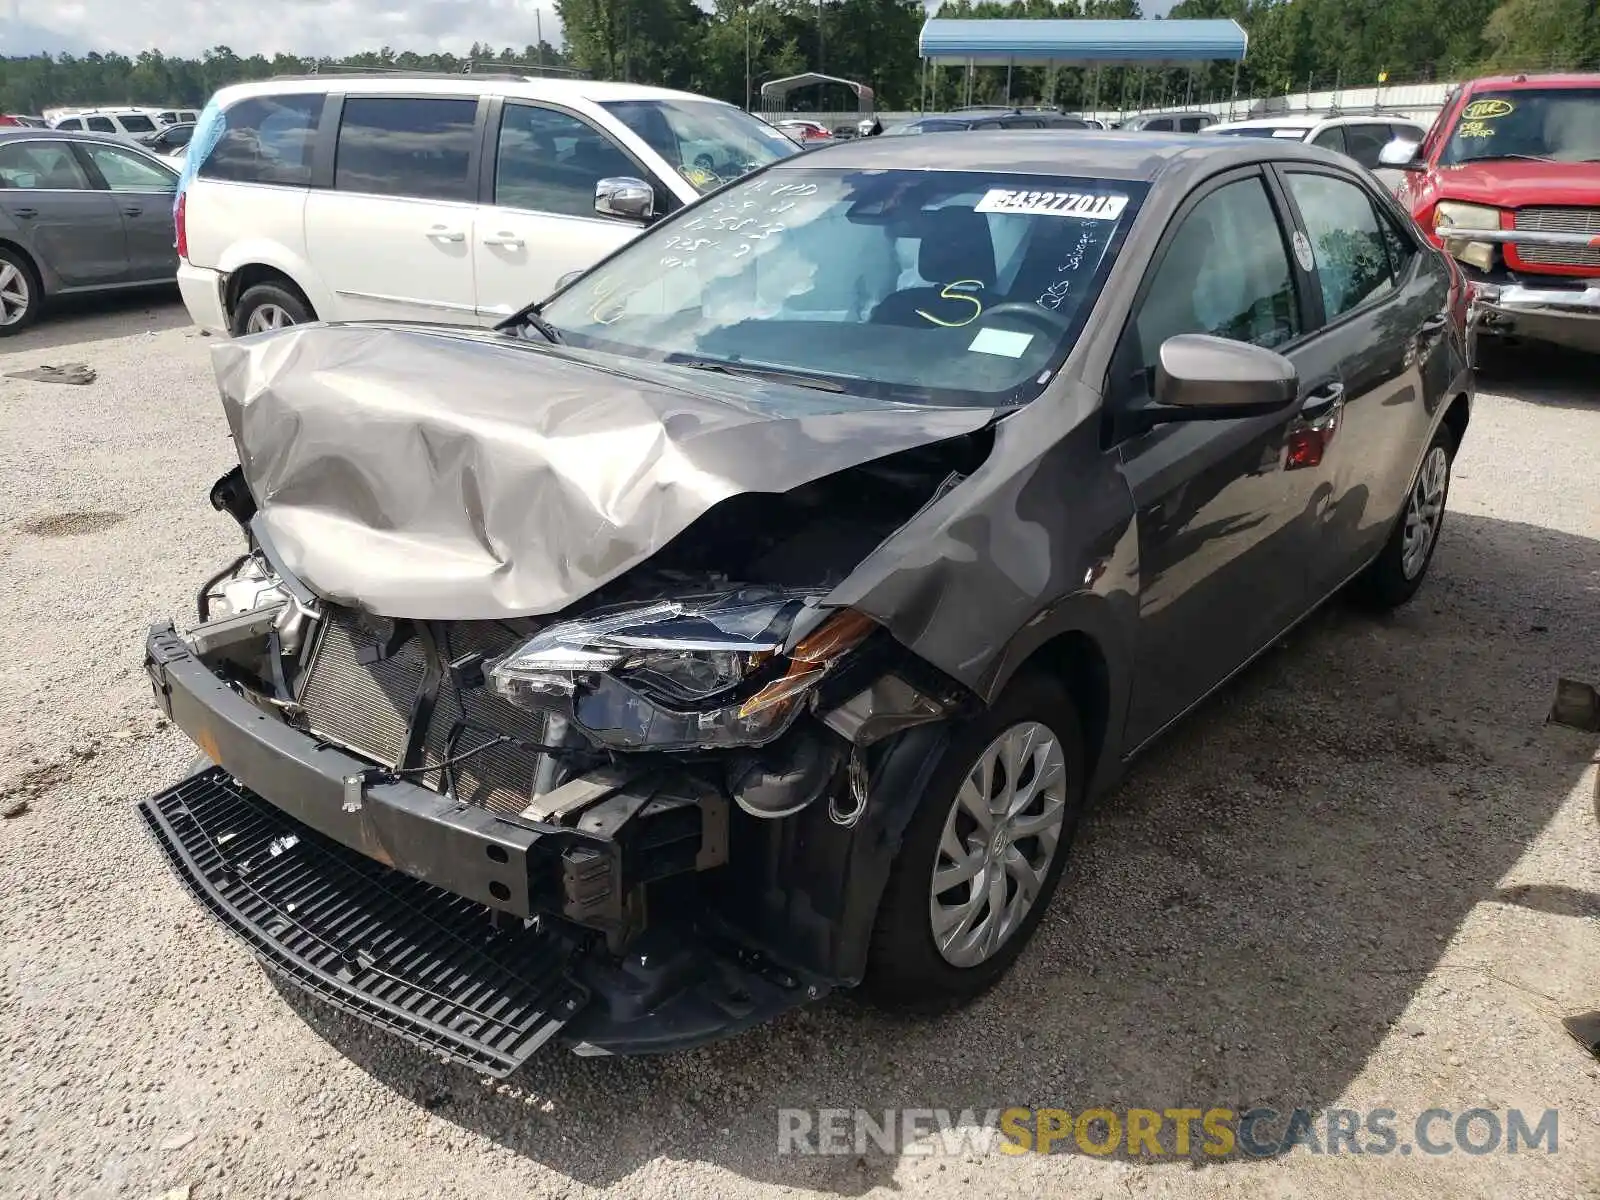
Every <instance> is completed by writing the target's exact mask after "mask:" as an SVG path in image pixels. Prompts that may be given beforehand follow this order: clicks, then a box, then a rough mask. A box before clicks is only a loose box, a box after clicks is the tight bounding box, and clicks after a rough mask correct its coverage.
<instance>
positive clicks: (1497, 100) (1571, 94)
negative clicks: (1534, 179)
mask: <svg viewBox="0 0 1600 1200" xmlns="http://www.w3.org/2000/svg"><path fill="white" fill-rule="evenodd" d="M1486 158H1542V159H1548V160H1550V161H1551V162H1600V89H1596V88H1545V89H1535V88H1528V89H1526V90H1520V89H1519V90H1517V91H1512V92H1483V93H1480V94H1477V95H1474V96H1473V97H1472V99H1471V100H1469V101H1468V102H1467V106H1466V107H1465V108H1463V109H1462V110H1461V116H1460V118H1459V119H1458V120H1457V121H1456V127H1455V129H1454V131H1452V132H1451V134H1450V140H1449V141H1448V142H1447V143H1445V147H1444V151H1443V152H1442V153H1441V154H1440V155H1439V161H1440V162H1441V163H1446V164H1456V163H1466V162H1477V161H1478V160H1480V159H1486Z"/></svg>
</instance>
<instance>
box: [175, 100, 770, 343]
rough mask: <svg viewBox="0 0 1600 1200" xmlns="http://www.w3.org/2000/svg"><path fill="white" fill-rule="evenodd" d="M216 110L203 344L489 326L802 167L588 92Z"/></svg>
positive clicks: (200, 203) (201, 291)
mask: <svg viewBox="0 0 1600 1200" xmlns="http://www.w3.org/2000/svg"><path fill="white" fill-rule="evenodd" d="M213 104H214V105H215V106H217V108H218V109H219V110H220V118H219V119H220V124H221V132H220V136H218V137H213V136H211V135H210V134H208V133H207V132H206V130H205V128H204V126H203V125H202V128H201V130H200V132H198V133H197V134H196V135H195V137H196V139H198V141H197V143H196V145H195V148H194V150H193V151H191V152H190V153H188V154H187V155H186V158H185V168H186V178H189V179H191V182H189V183H187V185H186V186H185V188H184V190H183V193H182V196H181V197H180V199H179V202H178V208H177V225H178V250H179V253H180V254H181V255H182V258H183V263H182V265H181V266H180V267H179V269H178V283H179V287H180V288H181V289H182V292H183V299H184V303H185V304H186V305H187V306H188V309H189V313H190V315H191V316H192V317H193V318H194V320H195V323H196V324H198V325H200V326H202V327H204V328H207V329H215V330H227V331H231V332H233V333H235V334H241V333H249V332H255V331H257V330H260V329H266V328H274V327H277V326H281V325H292V324H299V323H300V322H302V321H310V320H317V319H322V320H328V321H344V320H360V319H364V318H377V319H384V318H397V317H399V318H418V319H426V320H433V321H447V322H455V323H459V324H466V325H475V324H478V325H481V324H490V323H493V322H494V321H496V320H499V319H501V318H503V317H504V316H505V315H506V314H508V313H511V312H514V311H515V310H516V309H518V308H520V307H521V306H522V305H523V304H524V303H526V302H527V300H528V298H529V297H530V296H542V295H544V294H546V293H547V292H549V291H550V290H551V289H552V288H553V287H554V286H555V284H556V281H557V280H558V279H560V278H561V277H562V276H563V275H565V274H568V273H570V272H572V271H574V270H576V269H578V268H581V267H587V266H588V265H589V264H590V263H593V262H594V261H595V260H596V259H599V258H601V257H603V256H604V255H606V254H608V253H609V252H610V251H612V250H615V249H616V248H617V247H618V246H620V245H622V244H623V243H624V242H626V241H628V240H630V239H631V238H633V237H635V236H637V235H638V234H639V232H640V231H641V230H642V229H644V228H645V227H646V226H647V225H649V224H650V223H651V222H653V221H655V220H656V219H658V218H659V217H661V216H664V215H665V214H667V213H670V212H672V211H674V210H676V209H678V208H680V207H682V206H683V205H685V204H688V203H689V202H690V201H692V200H694V199H696V198H697V197H698V196H700V195H701V194H703V193H705V192H709V191H712V190H713V189H715V188H718V187H721V186H722V185H723V184H724V183H727V182H729V181H731V180H734V179H737V178H739V177H740V176H741V175H744V174H745V173H746V172H748V171H750V170H752V169H754V168H757V167H761V166H765V165H767V164H768V163H771V162H773V161H775V160H777V159H780V158H785V157H787V156H789V155H791V154H797V153H799V149H798V147H796V146H795V144H794V143H793V142H792V141H790V140H789V139H788V138H787V137H785V136H784V135H783V134H782V133H781V132H779V131H778V130H776V129H774V128H772V127H771V126H770V125H767V124H766V123H764V122H762V121H760V120H757V119H756V118H755V117H752V116H750V115H749V114H748V113H745V112H742V111H741V110H739V109H737V108H735V107H734V106H733V105H731V104H724V103H722V102H721V101H719V100H708V99H705V98H704V97H701V96H693V95H689V94H687V93H683V92H672V91H667V90H665V89H662V88H651V87H642V86H634V85H631V84H620V83H605V82H595V81H589V80H571V79H515V78H511V77H498V78H496V77H485V76H473V75H463V76H460V77H459V78H456V77H449V78H443V79H441V78H438V77H426V78H425V77H420V76H399V75H392V74H388V75H380V76H366V77H361V76H347V75H341V76H326V77H321V78H309V79H303V78H294V79H275V80H266V81H263V82H259V83H248V84H240V85H237V86H235V87H230V88H224V89H223V90H222V91H221V92H219V93H217V96H216V97H215V99H214V101H213ZM210 111H211V110H210V109H209V108H208V110H207V112H208V114H209V113H210ZM213 141H214V143H215V144H214V145H212V144H211V143H212V142H213ZM319 145H321V146H323V147H325V149H324V150H323V151H322V152H320V153H319V152H318V150H317V147H318V146H319ZM196 154H199V155H201V156H202V157H200V158H199V159H198V160H196Z"/></svg>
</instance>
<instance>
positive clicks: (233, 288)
mask: <svg viewBox="0 0 1600 1200" xmlns="http://www.w3.org/2000/svg"><path fill="white" fill-rule="evenodd" d="M263 283H272V284H277V285H279V286H281V287H283V288H285V289H287V290H288V291H291V292H293V293H294V294H295V295H296V296H298V297H300V299H301V300H303V301H304V302H305V305H306V308H307V309H309V310H310V312H311V314H312V316H313V317H315V316H317V306H316V304H314V303H313V302H312V300H311V297H310V296H308V295H306V290H305V288H303V287H301V286H300V285H299V284H298V283H297V282H296V281H295V279H294V277H293V276H291V275H290V274H289V273H288V272H286V271H284V270H281V269H280V268H278V267H273V266H268V265H267V264H266V263H248V264H246V265H245V266H242V267H240V268H239V269H238V270H235V271H231V272H229V273H228V276H227V285H226V286H225V287H224V288H223V292H222V307H223V311H224V312H226V313H227V315H228V320H229V321H232V320H233V313H234V310H235V309H236V308H237V307H238V305H239V298H240V297H241V296H243V295H244V294H245V293H246V292H247V291H249V290H250V289H251V288H253V287H255V286H257V285H258V284H263Z"/></svg>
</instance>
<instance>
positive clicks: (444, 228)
mask: <svg viewBox="0 0 1600 1200" xmlns="http://www.w3.org/2000/svg"><path fill="white" fill-rule="evenodd" d="M428 237H429V238H430V239H432V240H433V241H436V242H464V241H466V240H467V235H466V234H464V233H462V232H461V230H459V229H451V228H450V226H448V225H435V226H434V227H433V228H432V229H430V230H428Z"/></svg>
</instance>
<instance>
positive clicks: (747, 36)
mask: <svg viewBox="0 0 1600 1200" xmlns="http://www.w3.org/2000/svg"><path fill="white" fill-rule="evenodd" d="M750 7H751V0H744V110H745V112H749V111H750Z"/></svg>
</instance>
